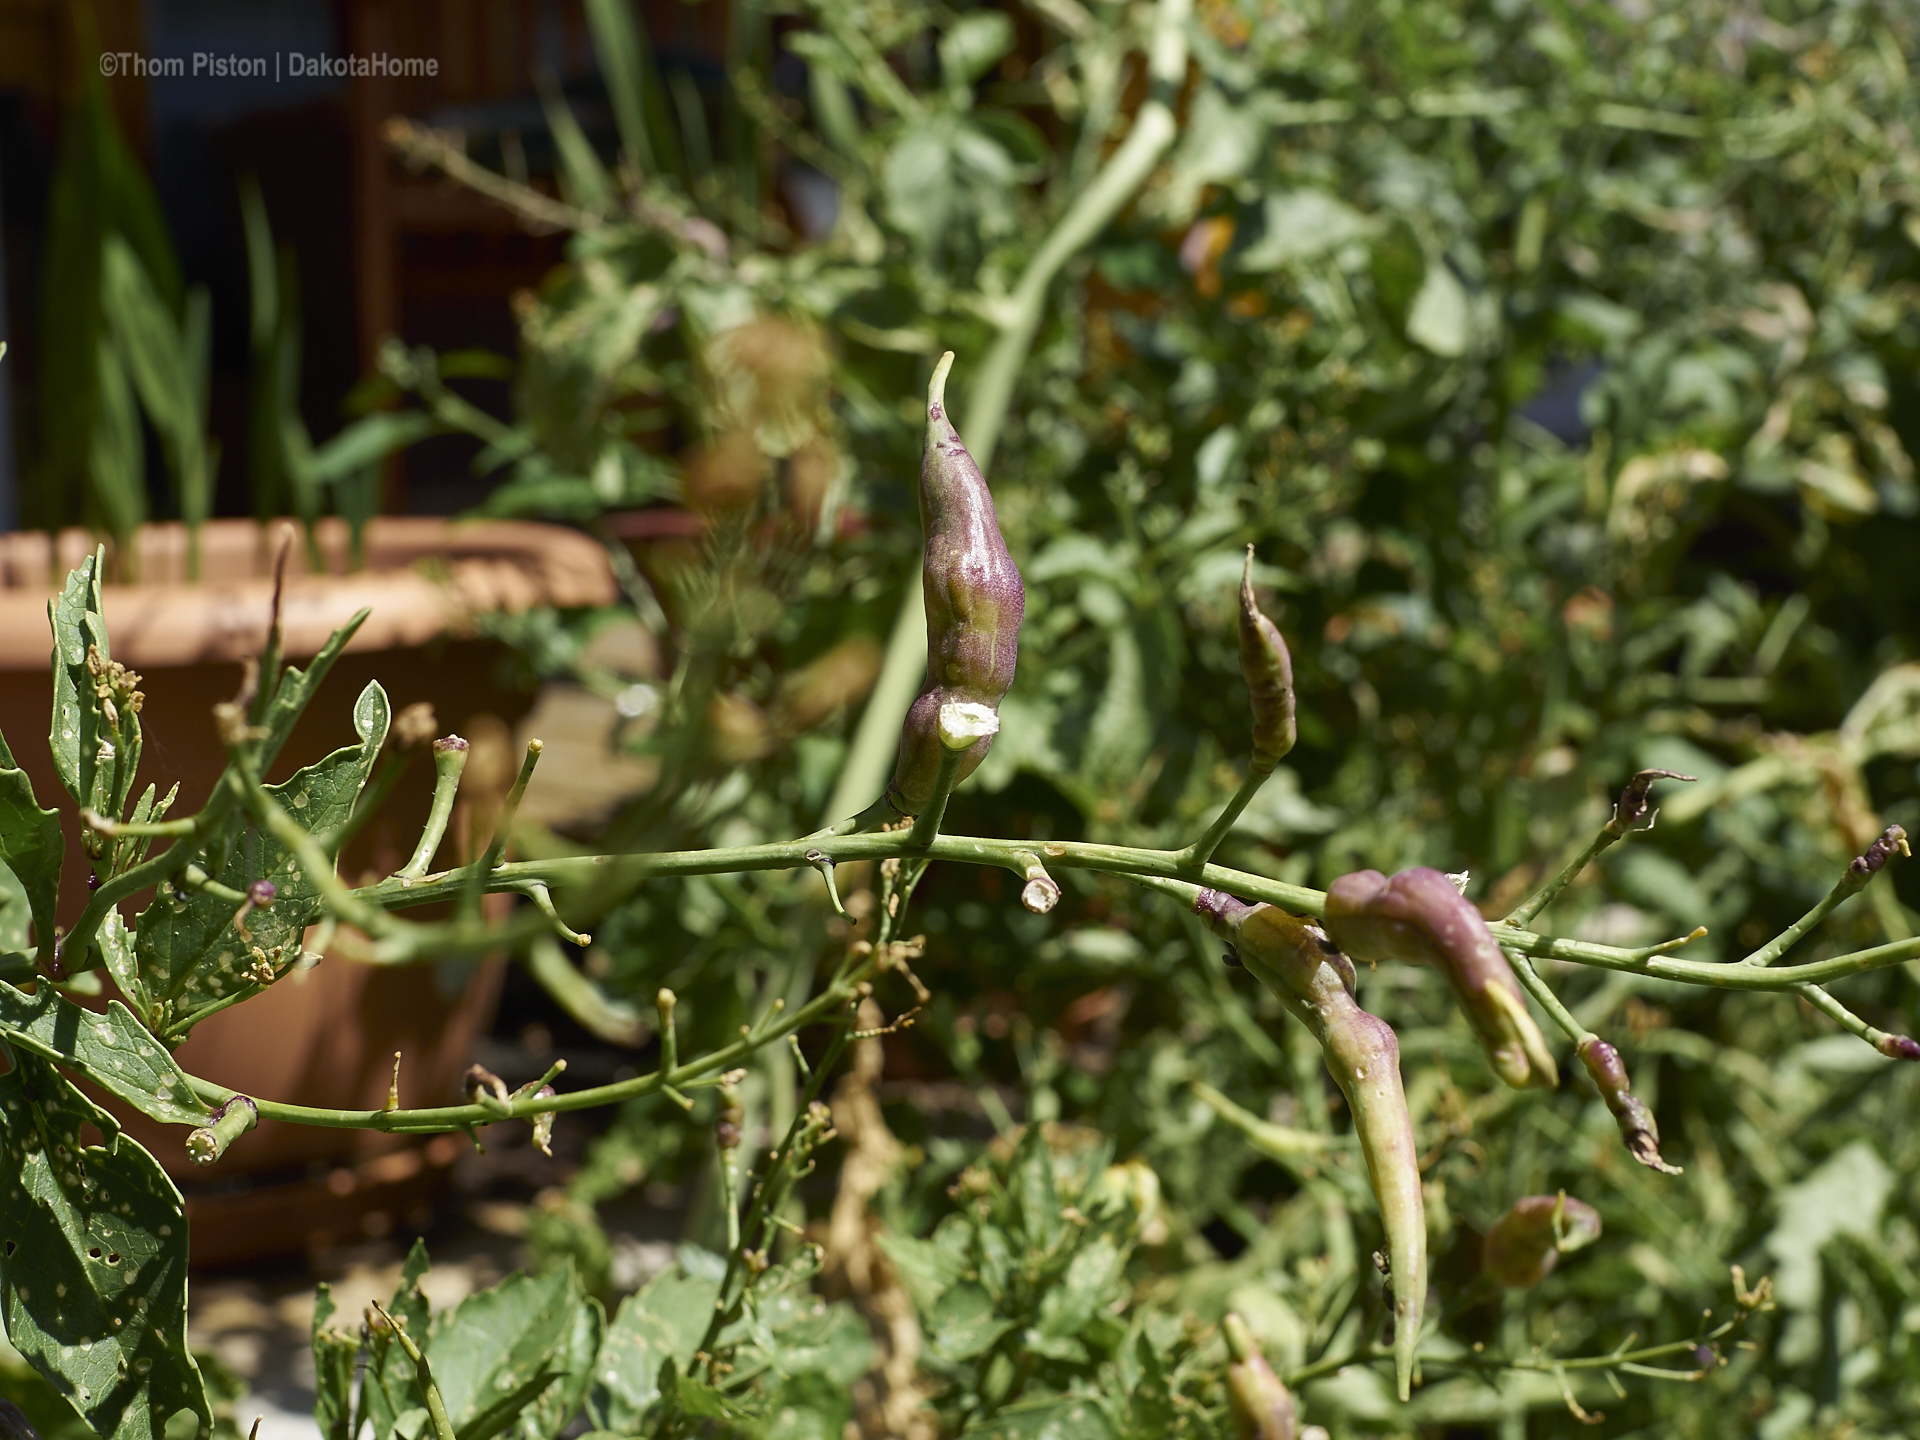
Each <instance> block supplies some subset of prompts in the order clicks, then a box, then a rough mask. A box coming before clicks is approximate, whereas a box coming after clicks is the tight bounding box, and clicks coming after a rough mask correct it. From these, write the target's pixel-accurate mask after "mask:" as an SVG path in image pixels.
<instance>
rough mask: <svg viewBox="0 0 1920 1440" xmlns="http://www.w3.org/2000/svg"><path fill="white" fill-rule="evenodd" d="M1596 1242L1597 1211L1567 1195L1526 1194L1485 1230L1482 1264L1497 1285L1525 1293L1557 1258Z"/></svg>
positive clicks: (1543, 1276)
mask: <svg viewBox="0 0 1920 1440" xmlns="http://www.w3.org/2000/svg"><path fill="white" fill-rule="evenodd" d="M1599 1238H1600V1212H1599V1211H1598V1210H1595V1209H1594V1208H1593V1207H1592V1206H1591V1205H1589V1204H1587V1203H1586V1201H1584V1200H1575V1199H1574V1198H1573V1197H1572V1196H1571V1195H1569V1194H1567V1192H1566V1191H1564V1190H1562V1191H1561V1192H1560V1193H1559V1194H1558V1195H1525V1196H1522V1197H1521V1198H1520V1199H1518V1200H1516V1201H1514V1202H1513V1204H1511V1205H1509V1206H1508V1207H1507V1209H1506V1212H1505V1213H1504V1214H1503V1215H1501V1217H1500V1218H1499V1219H1498V1220H1496V1221H1494V1222H1493V1224H1492V1225H1490V1226H1489V1227H1487V1239H1486V1245H1485V1248H1484V1249H1483V1250H1482V1251H1481V1263H1482V1264H1483V1265H1484V1266H1485V1267H1486V1271H1487V1275H1488V1277H1489V1278H1490V1279H1492V1280H1493V1282H1494V1283H1495V1284H1496V1285H1500V1286H1503V1287H1505V1288H1506V1289H1508V1290H1526V1289H1529V1288H1530V1287H1532V1286H1535V1285H1538V1284H1539V1283H1540V1282H1541V1281H1542V1280H1544V1279H1546V1278H1547V1276H1549V1275H1551V1274H1552V1273H1553V1267H1554V1266H1556V1265H1558V1264H1559V1263H1560V1257H1561V1256H1562V1255H1565V1254H1566V1253H1567V1252H1569V1251H1571V1250H1578V1249H1580V1247H1581V1246H1583V1245H1591V1244H1592V1243H1593V1242H1594V1241H1596V1240H1598V1239H1599Z"/></svg>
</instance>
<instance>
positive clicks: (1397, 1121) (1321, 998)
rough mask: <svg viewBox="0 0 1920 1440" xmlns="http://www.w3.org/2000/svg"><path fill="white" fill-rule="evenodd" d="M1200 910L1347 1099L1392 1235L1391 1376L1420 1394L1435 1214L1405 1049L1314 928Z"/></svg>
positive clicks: (1215, 900)
mask: <svg viewBox="0 0 1920 1440" xmlns="http://www.w3.org/2000/svg"><path fill="white" fill-rule="evenodd" d="M1193 908H1194V910H1195V911H1196V912H1197V913H1198V914H1199V915H1200V917H1201V918H1202V919H1203V920H1205V921H1206V922H1207V926H1208V928H1210V929H1211V930H1212V931H1213V932H1214V933H1215V934H1216V935H1218V936H1220V937H1221V938H1222V939H1223V940H1226V941H1228V942H1229V943H1230V944H1232V945H1233V947H1234V949H1235V950H1236V952H1237V953H1238V954H1239V956H1240V962H1241V964H1243V965H1245V966H1246V968H1247V969H1248V970H1250V971H1252V972H1253V975H1254V978H1256V979H1257V980H1259V981H1260V983H1261V984H1262V985H1265V986H1266V987H1267V988H1268V989H1269V990H1271V991H1272V992H1273V993H1274V994H1275V995H1277V996H1279V998H1280V1000H1281V1003H1282V1004H1284V1005H1285V1006H1286V1007H1287V1010H1288V1011H1289V1012H1290V1013H1291V1014H1292V1015H1293V1017H1294V1018H1295V1019H1296V1020H1298V1021H1299V1022H1300V1023H1301V1024H1302V1025H1305V1026H1306V1027H1307V1029H1308V1031H1309V1032H1310V1033H1311V1034H1312V1035H1313V1038H1314V1039H1315V1040H1317V1041H1319V1042H1320V1049H1321V1050H1322V1051H1323V1052H1324V1053H1325V1055H1326V1058H1327V1069H1328V1070H1329V1071H1330V1072H1331V1073H1332V1075H1333V1078H1334V1082H1335V1083H1336V1084H1337V1085H1339V1087H1340V1091H1341V1093H1342V1094H1343V1095H1345V1096H1346V1097H1347V1107H1348V1109H1350V1110H1351V1111H1352V1112H1353V1129H1354V1133H1355V1135H1357V1136H1358V1137H1359V1140H1360V1153H1361V1154H1362V1155H1364V1156H1365V1157H1366V1161H1367V1177H1368V1179H1369V1180H1371V1181H1372V1183H1373V1195H1374V1199H1375V1200H1377V1201H1378V1202H1379V1204H1380V1219H1381V1223H1382V1225H1383V1226H1384V1228H1385V1230H1386V1233H1387V1258H1388V1260H1389V1261H1390V1262H1391V1268H1392V1272H1393V1275H1392V1279H1393V1373H1394V1381H1395V1384H1396V1386H1397V1387H1398V1390H1399V1393H1400V1398H1401V1399H1402V1400H1405V1399H1406V1398H1407V1397H1408V1395H1409V1394H1411V1392H1412V1388H1413V1358H1414V1351H1415V1348H1416V1347H1417V1346H1418V1345H1419V1343H1420V1317H1421V1315H1422V1313H1423V1312H1424V1311H1425V1309H1426V1300H1427V1211H1426V1202H1425V1201H1424V1200H1423V1199H1422V1198H1421V1195H1420V1157H1419V1154H1418V1152H1417V1151H1416V1150H1415V1148H1414V1140H1413V1120H1412V1118H1411V1116H1409V1114H1408V1113H1407V1096H1406V1092H1405V1091H1404V1090H1403V1089H1402V1088H1401V1086H1400V1042H1399V1040H1398V1039H1396V1038H1395V1036H1394V1033H1393V1029H1392V1027H1391V1026H1389V1025H1388V1024H1387V1022H1386V1021H1384V1020H1382V1019H1380V1018H1379V1017H1378V1016H1377V1015H1369V1014H1368V1013H1367V1012H1366V1011H1365V1010H1362V1009H1361V1008H1360V1003H1359V1002H1358V1001H1357V1000H1355V999H1354V998H1353V992H1352V990H1351V988H1350V986H1351V983H1352V974H1353V972H1352V967H1351V966H1345V967H1344V968H1343V964H1342V961H1343V958H1344V957H1342V956H1341V955H1340V954H1339V952H1338V951H1337V950H1336V949H1335V948H1334V946H1333V943H1332V942H1331V941H1330V940H1328V939H1327V937H1326V936H1325V935H1324V934H1322V933H1321V932H1320V930H1319V929H1318V928H1317V927H1315V926H1314V925H1311V924H1309V923H1308V922H1307V921H1305V920H1302V919H1299V918H1298V917H1297V916H1293V915H1289V914H1287V913H1286V911H1284V910H1276V909H1275V908H1274V907H1273V906H1271V905H1264V904H1262V905H1246V904H1243V903H1242V902H1240V901H1238V900H1236V899H1234V898H1233V897H1232V896H1231V895H1223V894H1221V893H1220V892H1219V891H1218V890H1202V891H1201V892H1200V893H1199V895H1198V896H1197V897H1196V898H1195V900H1194V903H1193Z"/></svg>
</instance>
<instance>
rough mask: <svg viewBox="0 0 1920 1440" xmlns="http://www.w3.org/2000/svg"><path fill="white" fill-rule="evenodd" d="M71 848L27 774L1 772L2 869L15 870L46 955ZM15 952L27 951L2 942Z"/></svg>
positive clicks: (57, 817)
mask: <svg viewBox="0 0 1920 1440" xmlns="http://www.w3.org/2000/svg"><path fill="white" fill-rule="evenodd" d="M8 758H9V759H11V758H12V757H11V756H9V757H8ZM66 849H67V845H66V841H65V839H64V838H63V837H62V836H61V834H60V815H59V813H58V812H57V811H54V810H42V809H41V808H40V806H39V803H38V802H37V801H35V799H34V798H33V782H32V781H31V780H29V779H28V778H27V772H26V771H24V770H12V769H8V770H0V865H4V866H5V867H6V869H7V870H9V871H11V872H12V874H13V878H14V880H15V881H16V882H17V883H18V885H19V888H20V891H21V893H22V894H23V895H24V896H25V898H26V902H27V904H26V908H27V910H28V911H29V912H30V913H31V915H32V916H33V929H34V934H35V937H36V938H37V939H38V941H39V948H40V950H41V951H42V952H46V951H49V950H50V949H51V948H52V946H53V910H54V900H55V898H56V897H57V896H58V895H59V892H60V861H61V858H62V857H63V856H64V855H65V854H66ZM6 918H8V917H0V925H5V923H6ZM22 928H23V929H24V927H22ZM15 948H18V949H22V950H24V949H25V948H26V947H25V945H24V943H23V944H21V945H20V946H18V947H16V946H14V945H12V944H9V943H6V942H5V941H0V949H8V950H11V949H15Z"/></svg>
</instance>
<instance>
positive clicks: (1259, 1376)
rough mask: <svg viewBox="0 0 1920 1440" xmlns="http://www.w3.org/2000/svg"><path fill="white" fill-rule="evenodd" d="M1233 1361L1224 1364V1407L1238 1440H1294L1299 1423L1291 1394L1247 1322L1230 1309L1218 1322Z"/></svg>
mask: <svg viewBox="0 0 1920 1440" xmlns="http://www.w3.org/2000/svg"><path fill="white" fill-rule="evenodd" d="M1221 1329H1222V1330H1223V1331H1225V1332H1226V1337H1227V1349H1228V1351H1230V1352H1231V1353H1232V1355H1233V1363H1232V1364H1230V1365H1228V1366H1227V1408H1228V1409H1229V1410H1230V1411H1232V1412H1233V1429H1234V1433H1235V1434H1236V1435H1238V1436H1239V1437H1240V1440H1294V1433H1295V1426H1297V1425H1298V1424H1299V1422H1300V1415H1299V1411H1298V1410H1297V1409H1296V1408H1295V1406H1294V1403H1293V1396H1292V1395H1291V1394H1290V1393H1289V1392H1288V1390H1287V1387H1286V1386H1285V1385H1283V1384H1281V1383H1280V1377H1279V1376H1278V1375H1276V1374H1274V1373H1273V1367H1272V1366H1271V1365H1269V1364H1267V1357H1266V1356H1265V1355H1263V1354H1261V1353H1260V1347H1259V1345H1257V1344H1256V1343H1255V1342H1254V1338H1253V1333H1252V1332H1251V1331H1249V1330H1248V1329H1247V1322H1246V1321H1244V1320H1242V1319H1241V1318H1240V1317H1239V1316H1238V1315H1236V1314H1234V1313H1233V1312H1232V1311H1228V1312H1227V1318H1226V1319H1225V1320H1223V1321H1222V1322H1221Z"/></svg>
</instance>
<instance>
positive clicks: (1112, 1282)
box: [1039, 1235, 1126, 1339]
mask: <svg viewBox="0 0 1920 1440" xmlns="http://www.w3.org/2000/svg"><path fill="white" fill-rule="evenodd" d="M1125 1263H1126V1256H1125V1255H1124V1254H1123V1253H1122V1251H1121V1249H1120V1247H1119V1246H1117V1245H1115V1244H1114V1243H1113V1241H1112V1240H1110V1239H1108V1238H1107V1237H1106V1236H1105V1235H1097V1236H1095V1237H1094V1238H1093V1239H1092V1240H1090V1241H1088V1242H1087V1243H1086V1244H1085V1245H1083V1246H1081V1247H1080V1249H1079V1250H1077V1251H1075V1252H1074V1256H1073V1259H1072V1260H1071V1261H1070V1262H1068V1265H1067V1272H1066V1274H1064V1275H1062V1276H1061V1277H1060V1278H1059V1280H1057V1281H1056V1282H1054V1283H1053V1284H1052V1285H1050V1286H1048V1287H1047V1290H1046V1293H1045V1294H1043V1295H1042V1296H1041V1297H1040V1324H1039V1333H1040V1334H1042V1335H1046V1336H1056V1337H1060V1338H1063V1339H1064V1338H1067V1337H1070V1336H1074V1335H1078V1334H1079V1333H1080V1331H1081V1330H1082V1329H1083V1328H1084V1327H1085V1326H1086V1323H1087V1322H1088V1321H1089V1320H1091V1319H1092V1318H1093V1316H1094V1312H1095V1311H1097V1310H1100V1309H1102V1308H1104V1307H1105V1306H1107V1305H1108V1304H1110V1303H1111V1302H1112V1301H1113V1300H1114V1299H1115V1298H1116V1296H1117V1295H1120V1294H1124V1287H1123V1286H1122V1285H1121V1284H1120V1270H1121V1267H1122V1266H1123V1265H1124V1264H1125Z"/></svg>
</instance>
